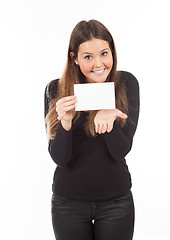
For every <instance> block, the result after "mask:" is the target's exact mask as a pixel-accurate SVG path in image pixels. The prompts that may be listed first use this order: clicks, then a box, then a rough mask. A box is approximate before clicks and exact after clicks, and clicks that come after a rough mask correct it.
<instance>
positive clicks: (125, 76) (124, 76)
mask: <svg viewBox="0 0 170 240" xmlns="http://www.w3.org/2000/svg"><path fill="white" fill-rule="evenodd" d="M118 74H119V75H120V81H121V82H122V84H124V85H125V88H126V91H127V94H134V93H137V94H138V92H139V82H138V80H137V78H136V77H135V76H134V75H133V74H132V73H130V72H125V71H118Z"/></svg>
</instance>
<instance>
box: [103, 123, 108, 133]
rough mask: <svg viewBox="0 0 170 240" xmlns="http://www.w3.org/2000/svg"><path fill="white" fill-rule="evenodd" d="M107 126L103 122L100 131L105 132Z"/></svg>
mask: <svg viewBox="0 0 170 240" xmlns="http://www.w3.org/2000/svg"><path fill="white" fill-rule="evenodd" d="M107 128H108V126H107V124H103V126H102V133H105V132H106V130H107Z"/></svg>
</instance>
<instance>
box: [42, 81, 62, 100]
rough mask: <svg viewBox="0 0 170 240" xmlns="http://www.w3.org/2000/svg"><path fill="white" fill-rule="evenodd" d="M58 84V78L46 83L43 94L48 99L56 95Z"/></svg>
mask: <svg viewBox="0 0 170 240" xmlns="http://www.w3.org/2000/svg"><path fill="white" fill-rule="evenodd" d="M58 84H59V79H54V80H52V81H50V82H49V83H48V84H47V86H46V88H45V94H46V96H47V97H48V98H49V99H50V100H51V99H54V98H55V97H57V91H58Z"/></svg>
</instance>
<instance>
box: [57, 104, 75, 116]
mask: <svg viewBox="0 0 170 240" xmlns="http://www.w3.org/2000/svg"><path fill="white" fill-rule="evenodd" d="M75 106H76V105H75V103H74V104H72V105H70V106H68V107H63V108H62V107H56V111H57V113H58V115H60V114H61V113H63V112H68V111H71V110H73V109H74V108H75Z"/></svg>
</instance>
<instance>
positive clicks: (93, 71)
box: [75, 38, 113, 83]
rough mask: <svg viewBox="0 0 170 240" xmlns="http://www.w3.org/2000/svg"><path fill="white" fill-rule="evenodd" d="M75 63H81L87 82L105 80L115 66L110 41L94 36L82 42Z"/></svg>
mask: <svg viewBox="0 0 170 240" xmlns="http://www.w3.org/2000/svg"><path fill="white" fill-rule="evenodd" d="M75 63H76V64H78V65H79V67H80V70H81V71H82V73H83V74H84V75H85V77H86V79H87V82H91V83H102V82H105V80H106V78H107V77H108V75H109V73H110V71H111V69H112V66H113V57H112V52H111V49H110V47H109V44H108V42H107V41H104V40H101V39H96V38H93V39H91V40H89V41H86V42H84V43H82V44H80V46H79V51H78V56H77V59H76V60H75Z"/></svg>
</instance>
